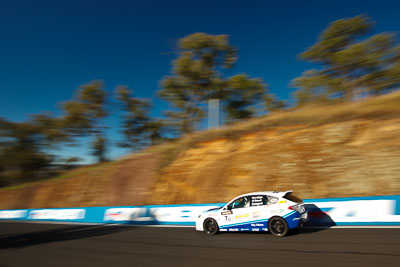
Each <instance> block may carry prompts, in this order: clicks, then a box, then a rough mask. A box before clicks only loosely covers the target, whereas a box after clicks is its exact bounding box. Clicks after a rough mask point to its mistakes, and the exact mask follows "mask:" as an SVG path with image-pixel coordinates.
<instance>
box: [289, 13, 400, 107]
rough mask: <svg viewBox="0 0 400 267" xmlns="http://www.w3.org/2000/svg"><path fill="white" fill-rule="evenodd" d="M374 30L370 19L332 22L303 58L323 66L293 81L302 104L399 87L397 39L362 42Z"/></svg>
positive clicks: (386, 37)
mask: <svg viewBox="0 0 400 267" xmlns="http://www.w3.org/2000/svg"><path fill="white" fill-rule="evenodd" d="M371 28H372V23H371V22H370V21H369V19H368V18H367V17H366V16H356V17H353V18H347V19H341V20H338V21H335V22H333V23H331V24H330V25H329V26H328V28H327V29H325V30H324V32H323V33H322V34H321V35H320V36H319V38H318V41H317V42H316V43H315V44H314V45H313V46H311V47H310V48H309V49H308V50H307V51H305V52H303V53H302V54H300V58H301V59H304V60H306V61H310V62H313V63H316V64H319V65H320V69H318V70H317V69H314V70H310V71H306V72H304V73H303V75H302V76H301V77H299V78H296V79H294V80H293V81H292V85H293V86H294V87H297V88H300V89H299V90H298V91H297V92H296V93H295V96H296V98H297V100H298V103H299V104H300V105H301V104H304V103H307V102H314V101H326V100H329V99H331V98H332V97H337V96H339V97H341V98H342V99H344V100H347V101H350V100H353V99H357V98H360V97H363V96H364V95H367V94H379V93H381V92H384V91H386V90H390V89H392V88H395V87H396V86H399V85H400V84H399V80H398V78H395V77H396V75H393V73H395V72H396V71H395V70H396V64H397V63H396V62H398V60H396V49H393V45H394V36H393V35H392V34H388V33H381V34H376V35H373V36H371V37H369V38H367V39H364V40H360V38H361V37H363V36H365V35H366V34H367V33H369V31H370V30H371Z"/></svg>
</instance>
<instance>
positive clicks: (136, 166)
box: [0, 92, 400, 209]
mask: <svg viewBox="0 0 400 267" xmlns="http://www.w3.org/2000/svg"><path fill="white" fill-rule="evenodd" d="M289 189H293V190H295V191H296V194H298V195H300V196H301V197H303V198H320V197H346V196H372V195H392V194H400V92H396V93H394V94H391V95H386V96H382V97H377V98H372V99H369V100H366V101H363V102H357V103H351V104H337V105H329V106H319V107H318V106H316V107H312V108H306V109H303V110H295V111H290V112H281V113H276V114H272V115H270V116H267V117H263V118H257V119H253V120H249V121H246V122H242V123H239V124H236V125H232V126H229V127H224V128H221V129H217V130H211V131H206V132H199V133H195V134H192V135H189V136H186V137H184V138H182V139H180V140H178V141H175V142H171V143H168V144H164V145H160V146H157V147H153V148H150V149H148V150H146V153H144V152H142V153H141V154H137V155H132V156H130V157H126V158H125V159H123V160H120V161H116V162H111V163H107V164H102V165H96V166H89V167H84V168H81V169H77V170H74V171H71V172H69V173H66V174H65V175H63V176H62V177H59V178H57V179H53V180H49V181H43V182H39V183H34V184H28V185H23V186H19V187H17V188H5V189H1V190H0V209H17V208H45V207H77V206H118V205H144V204H176V203H207V202H208V203H210V202H225V201H227V200H229V199H230V198H232V197H234V196H235V195H237V194H241V193H245V192H249V191H258V190H289Z"/></svg>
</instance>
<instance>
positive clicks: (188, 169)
mask: <svg viewBox="0 0 400 267" xmlns="http://www.w3.org/2000/svg"><path fill="white" fill-rule="evenodd" d="M263 189H264V190H289V189H293V190H295V191H296V194H298V195H299V196H301V197H303V198H322V197H345V196H368V195H391V194H399V193H400V119H386V120H353V121H348V122H342V123H332V124H326V125H322V126H316V127H311V128H307V129H305V128H303V127H302V126H293V127H277V128H274V129H271V130H265V131H259V132H255V133H251V134H247V135H244V136H242V137H240V138H239V139H237V140H226V139H219V140H214V141H209V142H204V143H200V144H197V145H196V147H193V148H191V149H188V150H186V151H184V152H182V153H181V154H180V155H179V156H178V157H177V158H176V160H175V161H174V162H173V163H172V164H170V165H169V166H168V167H166V168H165V169H164V170H163V174H162V175H161V176H160V177H159V179H158V182H157V183H156V187H155V189H154V191H153V193H152V196H153V197H152V202H155V203H162V204H167V203H200V202H209V203H211V202H221V201H222V202H224V201H227V200H229V199H230V198H231V197H234V196H235V195H238V194H242V193H245V192H248V191H260V190H263Z"/></svg>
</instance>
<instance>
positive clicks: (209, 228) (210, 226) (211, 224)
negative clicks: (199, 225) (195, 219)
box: [203, 218, 219, 235]
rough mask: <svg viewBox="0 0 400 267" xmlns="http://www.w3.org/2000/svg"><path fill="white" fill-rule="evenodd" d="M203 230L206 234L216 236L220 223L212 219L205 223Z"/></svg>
mask: <svg viewBox="0 0 400 267" xmlns="http://www.w3.org/2000/svg"><path fill="white" fill-rule="evenodd" d="M203 228H204V232H205V233H206V234H209V235H215V234H216V233H218V230H219V228H218V223H217V222H216V221H215V220H214V219H211V218H208V219H206V220H205V221H204V224H203Z"/></svg>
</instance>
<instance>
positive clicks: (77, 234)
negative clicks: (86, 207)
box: [0, 225, 126, 249]
mask: <svg viewBox="0 0 400 267" xmlns="http://www.w3.org/2000/svg"><path fill="white" fill-rule="evenodd" d="M125 229H126V227H124V226H106V225H89V226H88V225H84V226H74V227H63V228H57V229H51V230H46V231H39V232H31V233H23V234H16V235H6V236H0V249H10V248H22V247H27V246H33V245H39V244H44V243H52V242H60V241H68V240H75V239H81V238H87V237H93V236H102V235H108V234H112V233H116V232H120V231H124V230H125Z"/></svg>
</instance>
